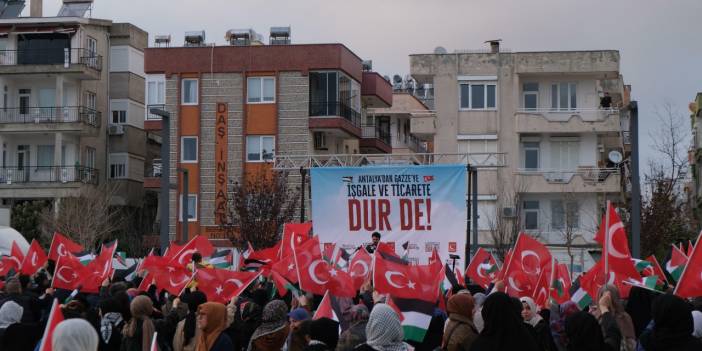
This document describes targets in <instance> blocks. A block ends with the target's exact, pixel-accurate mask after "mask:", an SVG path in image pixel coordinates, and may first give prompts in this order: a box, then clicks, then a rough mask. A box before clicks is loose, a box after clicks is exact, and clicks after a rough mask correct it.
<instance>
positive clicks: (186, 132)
mask: <svg viewBox="0 0 702 351" xmlns="http://www.w3.org/2000/svg"><path fill="white" fill-rule="evenodd" d="M222 34H224V33H222ZM226 38H227V41H228V42H229V44H230V45H226V46H215V45H210V44H207V42H206V40H205V32H202V31H199V32H187V33H186V35H185V38H184V39H185V40H184V43H185V45H184V46H183V47H170V39H169V37H168V36H164V37H159V39H162V40H161V41H159V42H158V45H161V46H162V47H152V48H147V49H146V50H145V71H146V99H147V107H162V108H165V110H166V111H168V112H169V113H170V120H169V126H170V128H169V130H168V131H167V132H168V133H169V135H170V160H171V162H170V164H169V165H167V166H168V167H169V168H170V175H171V183H174V184H177V187H176V189H173V190H171V191H170V201H169V213H170V217H171V220H170V221H169V223H170V235H171V238H173V239H175V238H176V235H177V238H181V227H180V224H181V223H182V221H183V220H187V221H188V233H189V235H191V236H192V235H194V234H198V233H199V234H203V235H207V236H209V237H210V238H211V239H226V238H227V236H228V235H229V234H227V233H225V232H223V231H222V230H221V229H220V224H221V223H222V222H223V218H222V210H223V206H224V205H223V201H225V199H224V196H223V195H224V194H226V193H227V185H228V184H229V182H231V181H237V182H242V181H245V180H246V179H252V178H253V177H257V176H259V175H260V174H261V172H269V171H270V170H271V169H272V160H273V158H274V157H284V156H306V155H330V154H352V153H359V152H360V151H361V149H362V148H366V147H368V148H376V147H380V148H383V150H385V151H388V150H387V147H386V146H379V144H381V142H383V141H382V140H380V139H382V137H381V136H380V134H378V135H377V137H376V134H375V130H374V131H373V133H371V134H365V135H366V136H368V138H364V128H363V124H362V121H363V120H364V118H365V117H366V116H367V109H368V108H371V107H372V108H381V107H389V106H391V105H392V99H393V96H392V87H391V85H390V84H389V83H388V82H387V81H386V80H385V79H383V77H381V76H380V75H378V74H376V73H374V72H371V71H369V70H364V69H363V61H362V60H361V58H359V57H358V56H357V55H356V54H354V53H353V52H352V51H351V50H349V49H348V48H347V47H346V46H344V45H342V44H291V39H290V28H289V27H273V28H271V33H270V37H269V41H268V44H267V45H266V44H264V40H263V37H262V36H261V35H259V34H258V33H256V32H255V31H253V30H251V29H246V30H230V31H229V32H228V33H227V34H226ZM146 128H147V130H150V131H151V130H154V131H157V130H160V129H161V128H163V123H162V121H160V120H159V117H158V116H153V115H150V114H148V113H147V117H146ZM366 139H373V140H371V141H366ZM385 142H387V140H385ZM164 166H166V165H164ZM154 168H158V167H154ZM178 169H187V170H188V175H189V181H188V194H189V195H188V198H187V199H183V196H182V193H183V190H184V188H183V177H182V175H181V173H180V172H178ZM289 181H290V182H291V183H292V184H300V175H299V173H298V172H292V173H291V174H290V177H289ZM149 183H150V184H151V181H150V180H149ZM152 184H153V186H156V182H155V181H154V182H153V183H152ZM218 194H219V196H218ZM183 201H188V206H187V207H188V214H187V217H188V218H186V219H184V218H182V217H183V216H182V210H181V208H182V203H183ZM308 213H309V212H308Z"/></svg>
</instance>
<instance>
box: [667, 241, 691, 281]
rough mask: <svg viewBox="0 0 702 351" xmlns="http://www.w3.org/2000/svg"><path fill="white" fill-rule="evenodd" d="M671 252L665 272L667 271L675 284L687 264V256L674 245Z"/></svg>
mask: <svg viewBox="0 0 702 351" xmlns="http://www.w3.org/2000/svg"><path fill="white" fill-rule="evenodd" d="M672 250H673V251H672V252H671V255H670V260H669V261H668V262H666V264H665V270H666V271H668V273H670V275H671V276H672V277H673V279H675V281H676V282H677V281H679V280H680V276H681V275H682V272H683V270H684V269H685V265H686V264H687V256H686V255H685V254H684V253H683V252H682V251H681V250H680V249H679V248H678V247H677V246H675V245H673V249H672Z"/></svg>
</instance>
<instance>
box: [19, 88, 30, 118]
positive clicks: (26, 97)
mask: <svg viewBox="0 0 702 351" xmlns="http://www.w3.org/2000/svg"><path fill="white" fill-rule="evenodd" d="M31 101H32V90H31V89H20V90H19V114H20V116H21V117H29V114H30V110H31Z"/></svg>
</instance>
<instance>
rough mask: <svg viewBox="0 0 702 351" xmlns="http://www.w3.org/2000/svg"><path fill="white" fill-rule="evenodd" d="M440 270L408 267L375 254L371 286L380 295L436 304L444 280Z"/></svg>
mask: <svg viewBox="0 0 702 351" xmlns="http://www.w3.org/2000/svg"><path fill="white" fill-rule="evenodd" d="M437 267H438V270H437V269H436V268H437ZM442 269H443V267H441V266H437V265H436V264H433V265H413V266H410V265H407V264H403V263H399V262H396V261H395V260H393V259H387V258H385V257H383V255H382V254H376V255H375V268H374V270H373V286H374V287H375V289H376V290H377V291H378V292H379V293H381V294H390V295H392V296H394V297H399V298H405V299H419V300H424V301H429V302H436V300H437V298H438V297H439V284H440V283H441V282H442V281H443V279H444V274H442V272H441V270H442Z"/></svg>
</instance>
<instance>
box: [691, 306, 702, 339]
mask: <svg viewBox="0 0 702 351" xmlns="http://www.w3.org/2000/svg"><path fill="white" fill-rule="evenodd" d="M692 321H693V322H694V327H693V328H692V336H694V337H696V338H698V339H702V312H700V311H692Z"/></svg>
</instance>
